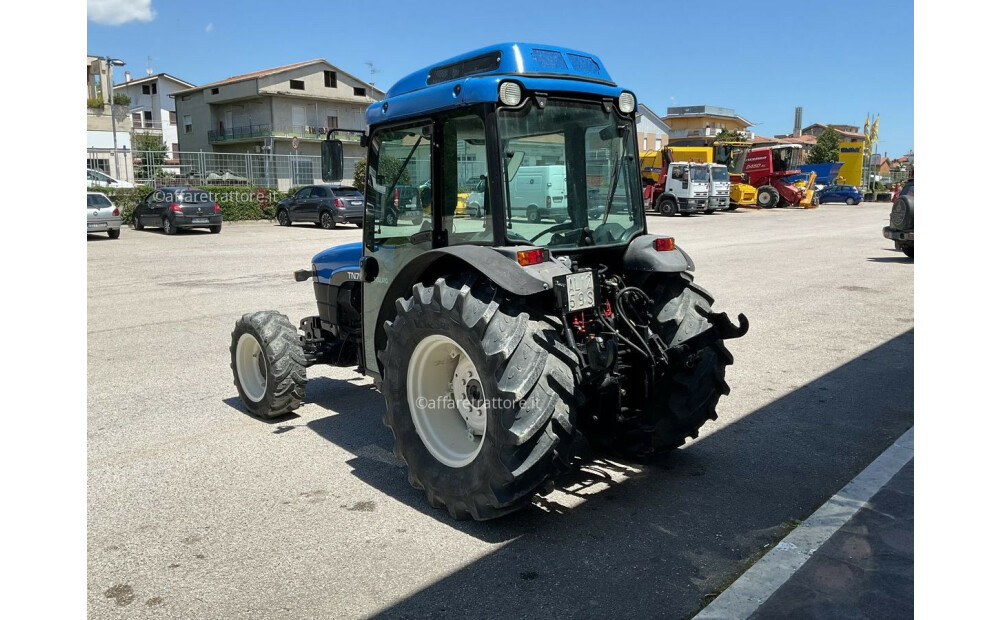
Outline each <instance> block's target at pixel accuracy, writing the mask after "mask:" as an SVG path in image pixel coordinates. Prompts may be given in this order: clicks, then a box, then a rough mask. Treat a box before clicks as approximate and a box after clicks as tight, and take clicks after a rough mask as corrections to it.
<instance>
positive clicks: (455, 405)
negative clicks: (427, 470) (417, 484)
mask: <svg viewBox="0 0 1000 620" xmlns="http://www.w3.org/2000/svg"><path fill="white" fill-rule="evenodd" d="M482 385H483V384H482V381H481V380H480V378H479V371H478V370H477V369H476V365H475V363H473V361H472V358H470V357H469V354H468V353H466V352H465V349H463V348H462V347H461V346H459V345H458V343H457V342H455V341H454V340H452V339H451V338H449V337H447V336H443V335H441V334H434V335H431V336H427V337H426V338H424V339H423V340H421V341H420V342H419V343H418V344H417V346H416V348H415V349H414V350H413V355H412V356H411V357H410V362H409V364H408V365H407V368H406V398H407V401H408V403H409V406H410V417H411V419H412V420H413V426H414V427H415V428H416V429H417V434H418V435H419V436H420V440H421V441H423V442H424V447H425V448H427V451H428V452H430V453H431V455H432V456H433V457H434V458H436V459H437V460H438V461H440V462H441V463H442V464H444V465H447V466H448V467H455V468H458V467H464V466H465V465H468V464H469V463H471V462H472V461H473V460H475V458H476V456H477V455H478V454H479V452H480V450H481V449H482V447H483V437H484V436H485V434H486V419H487V418H486V415H487V413H486V411H487V407H486V395H485V393H484V391H483V387H482Z"/></svg>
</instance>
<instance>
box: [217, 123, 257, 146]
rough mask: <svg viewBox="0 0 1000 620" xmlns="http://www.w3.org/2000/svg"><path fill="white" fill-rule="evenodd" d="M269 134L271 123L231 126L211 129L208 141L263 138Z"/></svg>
mask: <svg viewBox="0 0 1000 620" xmlns="http://www.w3.org/2000/svg"><path fill="white" fill-rule="evenodd" d="M270 135H271V125H269V124H267V125H245V126H243V127H231V128H229V129H223V130H222V131H218V130H214V129H213V130H212V131H209V132H208V141H209V142H228V141H231V140H250V139H253V138H264V137H266V136H270Z"/></svg>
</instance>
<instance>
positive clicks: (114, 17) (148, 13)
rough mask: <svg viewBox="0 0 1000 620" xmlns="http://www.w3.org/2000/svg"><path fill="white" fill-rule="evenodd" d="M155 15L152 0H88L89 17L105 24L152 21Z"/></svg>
mask: <svg viewBox="0 0 1000 620" xmlns="http://www.w3.org/2000/svg"><path fill="white" fill-rule="evenodd" d="M154 17H156V11H154V10H153V7H152V0H87V19H88V20H90V21H92V22H95V23H98V24H104V25H105V26H120V25H121V24H127V23H128V22H133V21H136V22H150V21H153V18H154Z"/></svg>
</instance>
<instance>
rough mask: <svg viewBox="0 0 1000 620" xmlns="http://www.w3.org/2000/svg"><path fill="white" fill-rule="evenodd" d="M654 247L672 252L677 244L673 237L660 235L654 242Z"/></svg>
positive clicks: (657, 249) (661, 250)
mask: <svg viewBox="0 0 1000 620" xmlns="http://www.w3.org/2000/svg"><path fill="white" fill-rule="evenodd" d="M653 247H655V248H656V251H657V252H672V251H673V250H674V249H675V248H676V247H677V246H675V245H674V238H673V237H660V238H659V239H657V240H656V241H654V242H653Z"/></svg>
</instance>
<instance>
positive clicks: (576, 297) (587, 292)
mask: <svg viewBox="0 0 1000 620" xmlns="http://www.w3.org/2000/svg"><path fill="white" fill-rule="evenodd" d="M552 288H553V290H554V291H555V294H556V304H557V305H558V306H559V310H560V312H562V314H570V313H573V312H580V311H581V310H587V309H589V308H593V307H595V306H596V305H597V279H596V278H595V277H594V272H593V271H591V270H587V271H579V272H577V273H567V274H564V275H561V276H556V277H554V278H552Z"/></svg>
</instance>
